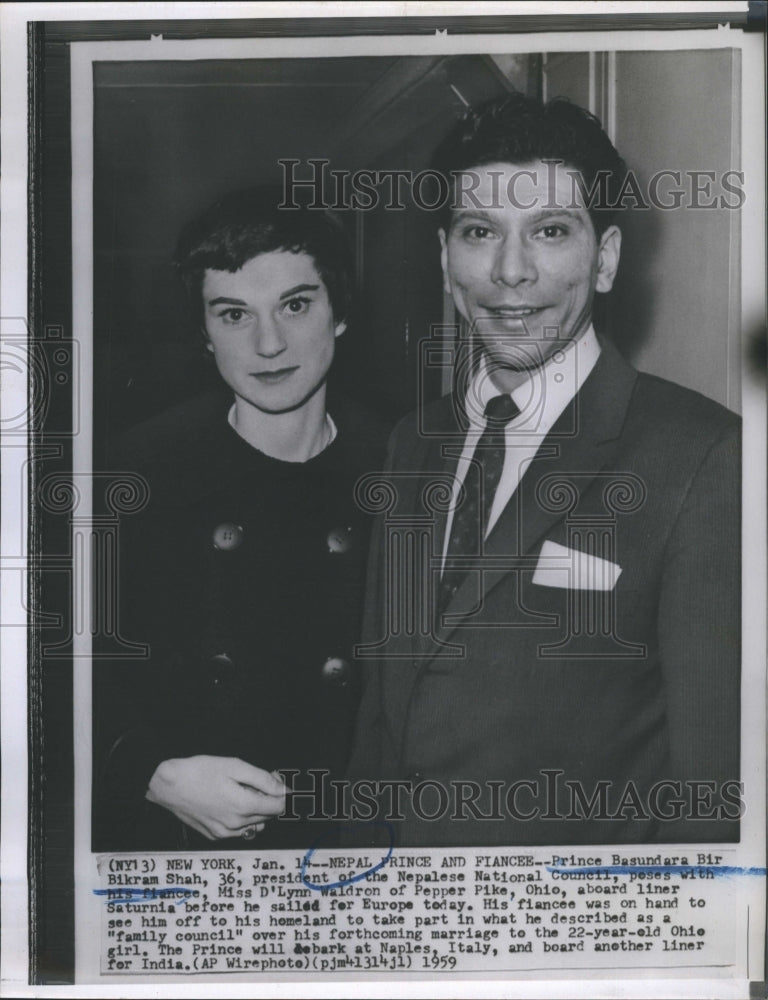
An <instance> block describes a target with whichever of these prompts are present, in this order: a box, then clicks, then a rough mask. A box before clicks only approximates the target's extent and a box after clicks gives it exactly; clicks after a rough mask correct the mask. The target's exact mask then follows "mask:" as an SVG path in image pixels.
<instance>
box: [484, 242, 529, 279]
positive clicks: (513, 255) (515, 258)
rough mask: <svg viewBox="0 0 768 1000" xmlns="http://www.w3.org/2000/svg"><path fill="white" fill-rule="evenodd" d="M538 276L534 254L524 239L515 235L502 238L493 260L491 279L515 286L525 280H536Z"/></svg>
mask: <svg viewBox="0 0 768 1000" xmlns="http://www.w3.org/2000/svg"><path fill="white" fill-rule="evenodd" d="M536 277H537V271H536V266H535V263H534V260H533V255H532V254H531V252H530V250H529V249H528V248H527V247H526V245H525V243H524V242H523V240H522V239H520V238H518V237H514V236H509V237H507V238H506V239H504V240H502V241H501V243H500V244H499V247H498V249H497V251H496V255H495V257H494V260H493V267H492V269H491V280H492V281H493V282H494V283H496V284H504V285H509V286H510V287H515V286H516V285H519V284H520V283H521V282H523V281H535V280H536Z"/></svg>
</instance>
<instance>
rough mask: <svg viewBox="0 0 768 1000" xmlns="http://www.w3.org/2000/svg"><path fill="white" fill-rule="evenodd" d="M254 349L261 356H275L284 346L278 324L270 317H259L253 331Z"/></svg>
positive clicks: (283, 338)
mask: <svg viewBox="0 0 768 1000" xmlns="http://www.w3.org/2000/svg"><path fill="white" fill-rule="evenodd" d="M255 340H256V351H257V353H258V354H260V355H261V357H263V358H275V357H277V355H278V354H282V353H283V351H284V350H285V348H286V341H285V337H284V335H283V331H282V330H281V329H280V324H279V323H277V322H276V321H275V320H274V319H273V318H272V317H266V318H263V319H259V321H258V323H257V324H256V331H255Z"/></svg>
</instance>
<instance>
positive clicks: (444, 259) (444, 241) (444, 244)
mask: <svg viewBox="0 0 768 1000" xmlns="http://www.w3.org/2000/svg"><path fill="white" fill-rule="evenodd" d="M437 235H438V236H439V238H440V266H441V267H442V269H443V288H444V289H445V291H446V292H448V294H449V295H450V294H451V279H450V278H449V277H448V237H447V236H446V235H445V230H444V229H443V228H442V226H441V227H440V229H438V231H437Z"/></svg>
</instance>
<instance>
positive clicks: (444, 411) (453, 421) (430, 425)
mask: <svg viewBox="0 0 768 1000" xmlns="http://www.w3.org/2000/svg"><path fill="white" fill-rule="evenodd" d="M459 426H460V420H459V417H458V416H457V406H456V398H455V397H454V396H453V394H450V393H449V394H448V395H447V396H440V397H439V398H438V399H433V400H430V402H428V403H425V404H424V405H423V406H422V407H417V408H416V409H415V410H411V411H410V412H409V413H406V415H405V416H404V417H402V418H401V419H400V420H399V421H398V422H397V424H396V425H395V427H394V430H393V431H392V433H391V435H390V437H389V444H388V447H387V453H388V454H390V455H391V454H393V453H395V452H397V451H400V450H401V449H406V448H412V447H414V446H417V445H418V443H419V442H420V441H423V440H425V439H429V438H432V437H434V436H435V435H439V436H443V435H444V434H446V433H455V432H456V430H457V427H459Z"/></svg>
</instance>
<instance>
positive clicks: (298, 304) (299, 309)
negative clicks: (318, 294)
mask: <svg viewBox="0 0 768 1000" xmlns="http://www.w3.org/2000/svg"><path fill="white" fill-rule="evenodd" d="M311 301H312V300H311V299H307V298H305V297H304V296H303V295H297V296H296V297H295V298H293V299H288V301H287V302H286V303H285V309H286V311H287V312H289V313H290V314H291V315H292V316H299V315H301V313H304V312H306V311H307V309H308V308H309V305H310V303H311Z"/></svg>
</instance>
